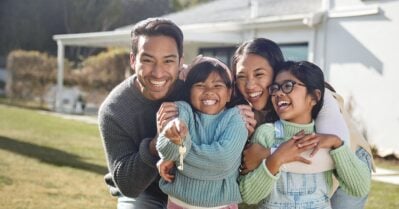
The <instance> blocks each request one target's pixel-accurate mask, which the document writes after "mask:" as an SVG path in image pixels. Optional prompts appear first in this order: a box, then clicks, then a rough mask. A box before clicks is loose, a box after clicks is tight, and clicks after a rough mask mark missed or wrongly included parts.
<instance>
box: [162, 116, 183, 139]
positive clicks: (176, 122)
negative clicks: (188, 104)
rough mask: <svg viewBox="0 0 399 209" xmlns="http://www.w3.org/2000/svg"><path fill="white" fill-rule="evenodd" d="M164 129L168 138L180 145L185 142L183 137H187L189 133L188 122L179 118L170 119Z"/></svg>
mask: <svg viewBox="0 0 399 209" xmlns="http://www.w3.org/2000/svg"><path fill="white" fill-rule="evenodd" d="M163 131H164V135H165V137H166V138H168V139H169V140H170V141H171V142H172V143H174V144H178V145H180V144H181V143H183V139H185V138H186V136H187V133H188V129H187V126H186V124H185V123H184V122H182V121H180V119H179V118H175V119H173V120H171V121H169V123H168V124H167V125H166V127H165V128H164V130H163Z"/></svg>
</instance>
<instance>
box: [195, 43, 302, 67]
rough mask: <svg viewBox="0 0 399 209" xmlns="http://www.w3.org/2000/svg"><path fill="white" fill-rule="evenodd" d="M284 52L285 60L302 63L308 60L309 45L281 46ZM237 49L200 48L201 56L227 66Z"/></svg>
mask: <svg viewBox="0 0 399 209" xmlns="http://www.w3.org/2000/svg"><path fill="white" fill-rule="evenodd" d="M279 46H280V48H281V51H282V52H283V55H284V59H285V60H292V61H301V60H308V43H295V44H279ZM236 49H237V48H236V47H234V46H232V47H215V48H200V49H199V54H202V55H204V56H209V57H216V58H218V59H219V60H221V61H222V62H224V63H225V64H226V65H227V66H230V63H231V58H232V56H233V54H234V52H235V50H236Z"/></svg>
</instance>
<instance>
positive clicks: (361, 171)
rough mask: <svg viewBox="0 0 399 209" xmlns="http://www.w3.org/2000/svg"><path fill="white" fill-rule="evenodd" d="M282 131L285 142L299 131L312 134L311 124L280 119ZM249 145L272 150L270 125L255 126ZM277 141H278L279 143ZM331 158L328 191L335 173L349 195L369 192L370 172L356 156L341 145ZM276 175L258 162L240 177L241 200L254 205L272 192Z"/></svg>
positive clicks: (333, 151) (271, 127)
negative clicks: (253, 144) (331, 164)
mask: <svg viewBox="0 0 399 209" xmlns="http://www.w3.org/2000/svg"><path fill="white" fill-rule="evenodd" d="M281 122H282V124H283V130H284V138H283V139H281V140H282V141H287V140H289V139H291V138H292V136H294V135H295V134H296V133H298V132H299V131H300V130H302V129H303V130H304V131H305V133H307V134H309V133H313V132H314V123H313V122H312V123H310V124H306V125H302V124H294V123H290V122H287V121H283V120H281ZM251 140H252V142H253V143H258V144H261V145H262V146H264V147H267V148H270V147H273V145H275V144H276V143H279V142H278V140H279V139H276V138H275V127H274V124H263V125H261V126H259V127H258V128H257V129H256V131H255V133H254V135H253V136H252V139H251ZM280 142H281V141H280ZM330 154H331V157H332V159H333V161H334V163H335V169H334V170H333V171H326V172H324V175H326V180H327V182H326V184H327V185H328V186H329V188H330V189H331V188H332V175H333V174H335V175H336V177H337V179H338V181H339V185H340V186H341V187H342V188H343V189H344V191H346V192H347V193H348V194H350V195H352V196H364V195H366V194H367V193H368V192H369V190H370V178H371V175H370V171H369V170H368V168H367V165H366V164H364V163H363V162H362V161H360V160H359V159H358V158H357V157H356V155H355V154H354V153H353V152H351V150H350V149H349V147H348V146H346V145H343V146H341V147H339V148H337V149H334V150H331V151H330ZM279 176H280V173H278V174H277V175H275V176H274V175H272V174H271V173H270V172H269V170H268V169H267V167H266V165H265V163H262V164H261V165H260V166H259V167H258V168H257V169H255V170H254V171H252V172H251V173H249V174H247V175H245V176H241V177H240V180H239V181H240V190H241V195H242V198H243V201H244V202H246V203H249V204H255V203H258V202H259V201H261V200H262V199H264V198H266V197H267V196H268V195H269V194H270V192H272V190H273V187H274V186H275V183H276V181H277V180H278V179H279Z"/></svg>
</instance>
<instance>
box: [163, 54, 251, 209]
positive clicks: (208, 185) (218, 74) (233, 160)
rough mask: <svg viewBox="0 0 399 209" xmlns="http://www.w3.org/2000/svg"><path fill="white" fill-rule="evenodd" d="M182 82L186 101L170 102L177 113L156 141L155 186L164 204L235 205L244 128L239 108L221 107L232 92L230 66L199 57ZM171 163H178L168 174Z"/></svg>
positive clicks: (176, 207) (178, 207)
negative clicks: (165, 196)
mask: <svg viewBox="0 0 399 209" xmlns="http://www.w3.org/2000/svg"><path fill="white" fill-rule="evenodd" d="M185 85H186V86H185V89H186V90H187V91H188V96H187V98H188V99H189V103H186V102H176V105H177V108H178V111H179V116H178V118H177V119H174V120H172V121H170V122H169V123H168V124H167V125H166V127H165V128H164V129H163V131H162V132H161V134H160V136H159V137H158V142H157V150H158V152H159V154H160V157H161V161H160V163H158V164H159V171H160V175H161V177H162V178H163V179H161V180H160V188H161V190H162V191H163V192H165V193H166V194H168V196H169V199H168V208H169V209H183V208H189V209H194V208H195V209H201V208H207V209H208V208H215V209H216V208H218V209H220V208H226V209H227V208H230V209H233V208H238V206H237V203H240V202H241V201H242V199H241V195H240V190H239V186H238V183H237V178H238V175H239V171H238V168H239V165H240V162H241V152H242V150H243V148H244V145H245V142H246V140H247V137H248V131H247V129H246V127H245V121H244V120H243V119H242V116H241V115H240V113H239V109H238V108H236V107H234V108H229V109H226V107H225V106H226V104H227V103H228V102H229V101H230V98H231V94H232V86H233V77H232V75H231V72H230V70H229V69H228V67H227V66H226V65H224V64H223V63H222V62H220V61H219V60H217V59H214V58H210V57H200V58H198V59H197V60H196V61H194V64H192V66H191V67H190V70H189V72H188V74H187V78H186V81H185ZM179 149H185V153H184V152H180V153H179ZM180 151H181V150H180ZM181 154H183V156H182V157H184V159H180V155H181ZM174 164H176V165H178V168H180V169H178V170H176V172H175V173H174V174H170V173H169V169H170V168H171V167H172V166H173V165H174Z"/></svg>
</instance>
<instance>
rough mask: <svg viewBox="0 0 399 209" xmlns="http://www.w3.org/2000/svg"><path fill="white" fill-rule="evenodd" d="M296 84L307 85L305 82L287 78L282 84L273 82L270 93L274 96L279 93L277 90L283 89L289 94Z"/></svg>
mask: <svg viewBox="0 0 399 209" xmlns="http://www.w3.org/2000/svg"><path fill="white" fill-rule="evenodd" d="M295 84H298V85H300V86H305V84H303V83H297V82H295V81H292V80H286V81H284V82H283V83H282V84H278V83H272V84H271V85H270V86H269V87H268V89H269V95H271V96H274V95H276V94H277V92H278V91H279V90H280V89H281V91H282V92H283V93H284V94H289V93H291V92H292V90H293V89H294V86H295Z"/></svg>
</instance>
